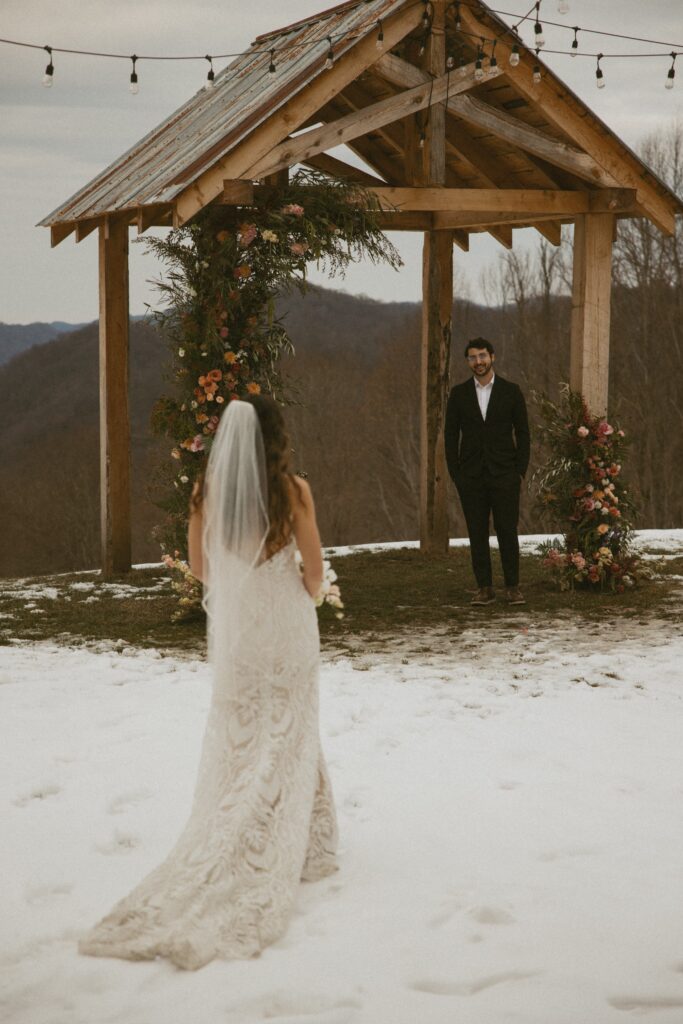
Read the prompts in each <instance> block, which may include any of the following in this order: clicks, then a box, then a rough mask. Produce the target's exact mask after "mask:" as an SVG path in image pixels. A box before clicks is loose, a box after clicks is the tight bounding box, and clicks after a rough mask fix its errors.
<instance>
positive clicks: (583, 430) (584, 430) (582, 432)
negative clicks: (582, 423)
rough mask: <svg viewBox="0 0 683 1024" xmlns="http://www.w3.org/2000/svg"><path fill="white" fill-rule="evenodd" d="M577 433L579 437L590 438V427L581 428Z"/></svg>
mask: <svg viewBox="0 0 683 1024" xmlns="http://www.w3.org/2000/svg"><path fill="white" fill-rule="evenodd" d="M576 433H577V434H578V435H579V437H588V434H589V433H590V431H589V430H588V427H579V429H578V430H577V431H576Z"/></svg>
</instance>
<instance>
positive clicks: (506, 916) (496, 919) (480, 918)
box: [467, 906, 516, 924]
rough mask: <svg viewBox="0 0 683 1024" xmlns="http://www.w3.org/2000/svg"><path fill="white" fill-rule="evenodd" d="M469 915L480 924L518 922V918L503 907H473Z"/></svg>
mask: <svg viewBox="0 0 683 1024" xmlns="http://www.w3.org/2000/svg"><path fill="white" fill-rule="evenodd" d="M467 914H468V916H469V917H471V918H472V920H473V921H477V922H478V923H479V924H514V923H515V921H516V918H515V917H513V915H512V914H511V913H510V912H509V911H508V910H503V908H502V907H486V906H482V907H472V909H471V910H468V911H467Z"/></svg>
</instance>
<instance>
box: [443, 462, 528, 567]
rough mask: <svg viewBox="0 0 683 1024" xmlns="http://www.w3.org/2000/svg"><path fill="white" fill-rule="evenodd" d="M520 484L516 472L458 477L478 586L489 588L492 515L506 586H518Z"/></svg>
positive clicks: (457, 483) (459, 492) (458, 486)
mask: <svg viewBox="0 0 683 1024" xmlns="http://www.w3.org/2000/svg"><path fill="white" fill-rule="evenodd" d="M520 483H521V481H520V478H519V476H517V474H510V475H507V474H506V475H505V476H499V477H495V476H491V475H490V474H489V473H487V472H486V471H485V472H484V474H483V475H482V476H481V477H475V478H473V479H468V478H466V477H460V478H459V479H458V480H457V482H456V487H457V488H458V494H459V495H460V502H461V504H462V510H463V512H464V513H465V522H466V523H467V532H468V534H469V538H470V552H471V555H472V568H473V570H474V575H475V578H476V581H477V586H479V587H490V586H491V582H492V576H491V551H490V548H489V520H490V517H491V514H493V528H494V530H495V531H496V537H497V538H498V546H499V548H500V560H501V562H502V565H503V577H504V579H505V586H506V587H516V586H518V585H519V540H518V538H517V523H518V521H519V491H520Z"/></svg>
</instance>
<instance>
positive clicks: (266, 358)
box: [147, 171, 401, 552]
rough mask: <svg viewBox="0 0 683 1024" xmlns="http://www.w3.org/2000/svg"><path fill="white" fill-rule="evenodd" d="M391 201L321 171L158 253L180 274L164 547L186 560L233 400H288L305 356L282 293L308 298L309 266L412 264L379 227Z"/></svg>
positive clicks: (168, 299) (173, 308) (192, 230)
mask: <svg viewBox="0 0 683 1024" xmlns="http://www.w3.org/2000/svg"><path fill="white" fill-rule="evenodd" d="M378 212H379V205H378V203H377V200H376V198H375V197H374V196H373V195H372V194H371V193H368V192H367V191H366V190H364V189H363V188H362V187H361V186H358V185H355V184H351V183H348V182H340V181H334V180H332V179H330V178H328V177H326V176H325V175H322V174H319V173H318V172H315V171H300V172H297V174H295V175H294V176H293V178H292V179H291V181H290V182H289V183H287V184H285V185H283V186H280V187H265V186H263V187H262V188H260V189H259V190H257V191H256V194H255V198H254V202H253V204H252V205H250V206H249V207H228V206H212V207H209V208H207V209H206V210H205V211H203V212H202V213H200V214H199V215H198V216H197V217H196V218H195V219H194V221H193V222H192V223H191V224H189V225H187V226H185V227H182V228H180V229H177V230H173V231H171V232H170V233H169V235H168V236H167V237H166V238H150V239H148V240H147V246H148V248H149V249H151V250H152V251H153V252H154V253H155V254H156V255H157V256H158V257H160V259H161V260H162V262H164V263H165V264H166V265H167V267H168V271H167V273H166V275H165V277H164V279H162V280H161V281H158V282H156V284H157V288H158V290H159V292H160V294H161V297H162V299H163V300H164V308H163V309H160V310H155V311H152V315H153V318H154V319H155V320H156V322H157V323H158V324H159V326H160V328H161V330H162V332H163V333H164V335H165V336H166V338H167V339H168V341H169V345H170V349H171V354H172V368H171V374H172V381H173V389H172V390H173V393H172V394H171V395H165V396H164V397H162V398H160V399H159V401H158V402H157V404H156V406H155V408H154V412H153V416H152V422H153V426H154V428H155V430H156V431H157V432H158V433H161V434H163V435H165V436H166V437H168V438H169V439H170V441H171V444H170V447H169V453H170V456H171V463H170V467H169V469H170V473H169V475H170V481H169V483H170V486H168V487H167V492H166V494H165V496H164V498H163V499H162V500H161V501H160V502H159V505H160V507H161V508H162V509H164V510H165V512H166V520H165V522H163V523H162V524H161V525H160V526H159V527H158V528H157V531H156V535H157V539H158V540H159V541H160V543H161V545H162V550H163V551H166V552H168V551H175V550H178V551H180V552H184V551H185V549H186V544H187V539H186V530H187V515H188V502H189V496H190V492H191V489H192V486H193V484H194V481H195V480H196V479H197V477H198V475H199V474H200V472H201V471H202V469H203V466H204V462H205V459H206V454H207V452H208V450H209V448H210V445H211V440H212V438H213V436H214V434H215V432H216V429H217V427H218V424H219V422H220V416H221V413H222V411H223V410H224V409H225V408H226V407H227V404H228V403H229V402H230V401H232V400H235V399H239V398H242V397H244V396H246V395H248V394H258V393H259V392H260V391H261V390H264V391H267V392H269V393H270V394H273V395H275V396H276V397H278V398H279V399H282V392H283V387H282V381H281V379H280V376H279V373H278V360H279V358H280V356H281V354H282V353H283V352H285V351H288V350H289V351H293V346H292V342H291V340H290V338H289V335H288V334H287V330H286V328H285V325H284V323H283V321H282V319H281V318H280V317H278V316H276V314H275V300H276V298H277V295H278V294H280V293H283V292H286V291H287V290H291V289H292V288H298V289H299V290H304V289H305V286H306V273H307V267H308V265H309V264H310V263H311V262H313V263H316V264H318V265H322V266H323V267H324V268H325V269H327V271H328V272H329V273H330V274H332V275H334V274H342V275H343V272H344V270H345V268H346V267H347V266H348V264H349V263H350V262H352V261H354V260H357V259H360V258H363V257H366V258H369V259H370V260H372V261H373V262H380V261H384V262H388V263H389V264H390V265H391V266H393V267H398V266H400V263H401V260H400V257H399V255H398V253H397V252H396V250H395V249H394V247H393V246H392V245H391V243H390V242H389V241H388V240H387V239H386V238H385V236H384V235H383V234H382V232H381V230H380V229H379V228H378V226H377V216H376V215H377V213H378Z"/></svg>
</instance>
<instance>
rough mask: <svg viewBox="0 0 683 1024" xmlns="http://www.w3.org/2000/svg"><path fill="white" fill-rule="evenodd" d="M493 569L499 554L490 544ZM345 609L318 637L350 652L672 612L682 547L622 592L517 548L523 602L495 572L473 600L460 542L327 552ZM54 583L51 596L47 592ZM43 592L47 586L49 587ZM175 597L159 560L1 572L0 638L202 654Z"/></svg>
mask: <svg viewBox="0 0 683 1024" xmlns="http://www.w3.org/2000/svg"><path fill="white" fill-rule="evenodd" d="M493 561H494V572H495V571H496V569H497V568H498V564H499V563H498V556H497V553H495V552H494V555H493ZM334 568H335V569H336V571H337V573H338V575H339V583H340V586H341V590H342V596H343V599H344V603H345V605H346V614H345V617H344V618H343V619H342V620H338V619H336V618H334V617H333V615H332V614H327V613H326V612H327V611H328V610H327V609H323V614H322V615H321V621H320V631H321V636H322V640H323V646H327V647H328V648H329V649H336V650H338V651H343V650H345V649H348V650H349V651H355V652H358V650H359V646H358V644H359V641H360V642H361V643H362V644H366V643H367V644H370V643H373V642H375V641H380V640H381V639H384V640H386V637H387V636H390V635H392V634H395V635H398V634H400V635H401V636H402V637H404V638H405V637H408V638H412V643H413V646H414V647H415V649H416V650H422V651H429V640H428V639H426V636H425V634H426V633H427V632H429V633H431V635H434V633H435V632H438V631H439V630H440V631H442V634H443V635H449V634H451V633H459V632H461V631H463V630H466V629H473V628H478V627H480V626H482V625H486V626H489V625H491V626H493V627H494V629H496V630H498V631H500V630H504V628H505V625H506V621H507V622H508V623H509V622H510V621H511V620H513V621H514V622H515V623H516V624H517V626H519V624H520V623H521V624H522V626H524V625H526V624H534V625H542V624H544V623H546V622H550V621H552V620H554V619H557V618H563V617H565V618H566V617H579V618H581V619H582V620H584V621H587V622H592V623H594V624H595V628H597V629H601V628H605V626H606V625H608V624H609V623H612V622H614V621H616V620H620V619H624V620H637V621H638V622H647V621H650V620H655V619H656V620H658V621H662V620H671V621H672V622H673V621H680V613H681V597H682V588H681V577H682V576H683V556H677V557H675V558H668V559H666V560H663V561H662V562H661V563H658V564H657V566H656V572H657V578H656V579H654V580H653V581H651V582H648V583H645V584H643V585H642V586H640V587H637V588H634V589H633V590H629V591H627V592H626V593H624V594H617V595H605V596H601V595H599V594H593V593H586V592H578V591H565V592H561V591H559V590H557V589H556V588H555V587H554V586H553V585H552V584H551V583H550V581H549V579H548V576H547V574H546V572H545V570H544V569H543V567H542V566H541V564H540V560H539V559H538V558H537V557H535V556H532V555H523V556H522V558H521V580H522V589H523V591H524V595H525V597H526V599H527V604H526V605H525V606H521V607H509V606H508V605H507V603H506V602H505V598H504V590H503V586H502V580H496V579H494V586H496V587H497V590H498V599H497V601H496V602H495V603H494V604H492V605H488V606H486V607H483V608H481V607H480V608H476V607H475V608H473V607H471V605H470V603H469V602H470V598H471V596H472V593H473V592H474V589H475V585H474V580H473V577H472V570H471V566H470V559H469V550H468V549H467V548H453V549H451V551H450V553H449V555H448V557H447V558H444V559H441V558H425V557H424V556H423V555H421V554H420V552H419V551H417V550H415V549H411V548H404V549H397V550H390V551H383V552H379V553H370V552H368V551H359V552H355V553H353V554H350V555H347V556H345V557H343V558H337V559H335V560H334ZM46 588H52V590H51V592H52V593H55V592H56V595H57V596H56V597H55V598H54V599H51V598H50V597H47V596H46ZM48 592H49V591H48ZM176 609H177V600H176V598H175V596H174V594H173V593H172V591H171V587H170V582H169V578H168V575H167V574H166V572H165V571H164V570H163V569H158V568H151V569H137V570H133V571H132V572H131V573H128V574H126V575H124V576H120V577H117V579H116V580H114V581H111V582H109V583H104V582H102V581H101V579H100V575H99V573H97V572H92V573H72V574H65V575H59V576H41V577H32V578H30V579H27V580H6V581H4V583H3V582H0V644H8V643H10V642H11V641H12V640H53V641H57V642H64V643H75V644H81V643H82V644H88V645H90V644H93V643H97V642H101V641H108V642H111V643H112V644H114V645H116V644H117V643H118V642H119V641H121V642H122V643H124V644H130V645H133V646H136V647H158V648H161V649H168V650H169V651H171V652H173V653H179V652H181V651H185V652H187V653H188V654H192V655H195V656H198V657H200V656H203V655H204V653H205V651H206V641H205V624H204V621H203V620H202V619H194V620H192V621H184V622H172V621H171V616H172V614H173V612H174V611H176Z"/></svg>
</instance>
